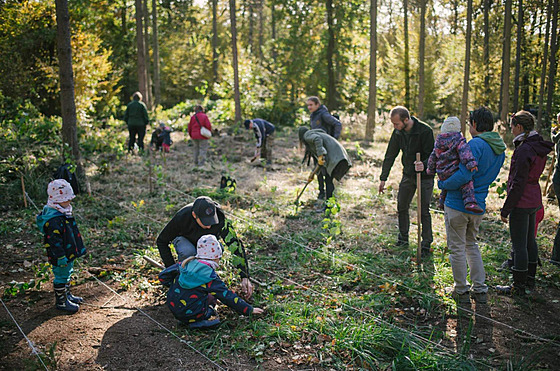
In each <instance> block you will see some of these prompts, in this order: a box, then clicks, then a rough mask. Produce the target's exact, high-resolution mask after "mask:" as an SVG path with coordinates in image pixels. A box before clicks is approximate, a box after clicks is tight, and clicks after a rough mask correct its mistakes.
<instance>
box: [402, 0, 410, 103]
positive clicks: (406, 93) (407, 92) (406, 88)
mask: <svg viewBox="0 0 560 371" xmlns="http://www.w3.org/2000/svg"><path fill="white" fill-rule="evenodd" d="M403 19H404V105H405V107H406V108H409V109H410V53H409V44H408V0H403Z"/></svg>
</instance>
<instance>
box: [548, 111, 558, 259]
mask: <svg viewBox="0 0 560 371" xmlns="http://www.w3.org/2000/svg"><path fill="white" fill-rule="evenodd" d="M552 141H553V142H554V143H555V144H556V164H555V165H554V175H553V176H552V186H553V187H554V193H555V194H556V199H557V200H558V204H559V205H560V143H559V142H560V112H559V113H558V114H557V115H556V125H552ZM550 263H551V264H554V265H556V266H560V223H558V227H557V228H556V237H554V248H553V249H552V256H551V257H550Z"/></svg>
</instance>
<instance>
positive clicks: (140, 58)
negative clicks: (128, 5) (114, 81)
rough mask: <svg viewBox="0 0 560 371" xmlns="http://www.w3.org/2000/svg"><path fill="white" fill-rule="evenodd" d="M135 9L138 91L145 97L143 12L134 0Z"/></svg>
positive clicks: (139, 2) (138, 3)
mask: <svg viewBox="0 0 560 371" xmlns="http://www.w3.org/2000/svg"><path fill="white" fill-rule="evenodd" d="M135 8H136V51H137V65H138V66H137V67H138V91H139V92H140V93H142V96H144V97H145V96H146V91H147V90H148V87H147V75H146V60H145V55H146V54H145V51H144V35H143V34H144V31H143V15H142V13H143V11H142V8H143V6H142V0H135Z"/></svg>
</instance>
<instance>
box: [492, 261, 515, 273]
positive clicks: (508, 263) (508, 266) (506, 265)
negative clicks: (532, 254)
mask: <svg viewBox="0 0 560 371" xmlns="http://www.w3.org/2000/svg"><path fill="white" fill-rule="evenodd" d="M512 267H513V260H511V259H506V260H504V262H503V263H502V265H500V266H499V267H498V268H496V270H497V271H498V272H502V271H505V270H506V269H507V270H510V271H511V268H512Z"/></svg>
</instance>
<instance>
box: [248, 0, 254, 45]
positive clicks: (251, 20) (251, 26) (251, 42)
mask: <svg viewBox="0 0 560 371" xmlns="http://www.w3.org/2000/svg"><path fill="white" fill-rule="evenodd" d="M253 1H254V0H248V2H249V15H248V16H249V50H250V51H251V52H254V51H255V49H254V35H255V19H254V18H253V12H254V9H253Z"/></svg>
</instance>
